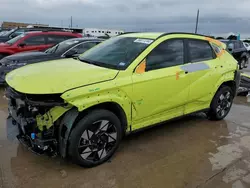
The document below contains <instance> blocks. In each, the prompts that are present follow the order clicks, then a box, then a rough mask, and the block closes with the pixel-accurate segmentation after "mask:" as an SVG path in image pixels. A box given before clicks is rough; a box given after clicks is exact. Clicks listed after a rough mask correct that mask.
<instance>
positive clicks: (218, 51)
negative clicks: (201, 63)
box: [211, 44, 222, 54]
mask: <svg viewBox="0 0 250 188" xmlns="http://www.w3.org/2000/svg"><path fill="white" fill-rule="evenodd" d="M211 46H212V48H213V50H214V52H215V53H216V54H219V53H221V51H222V48H221V47H219V46H217V45H216V44H211Z"/></svg>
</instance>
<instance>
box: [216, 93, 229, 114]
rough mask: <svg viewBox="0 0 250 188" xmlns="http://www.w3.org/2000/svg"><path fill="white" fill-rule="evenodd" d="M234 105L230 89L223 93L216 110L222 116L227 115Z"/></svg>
mask: <svg viewBox="0 0 250 188" xmlns="http://www.w3.org/2000/svg"><path fill="white" fill-rule="evenodd" d="M231 105H232V96H231V93H230V92H229V91H226V92H225V93H222V94H221V95H220V97H219V100H218V106H217V108H216V112H217V114H218V115H219V116H220V117H223V116H225V115H226V114H227V113H228V112H229V110H230V107H231Z"/></svg>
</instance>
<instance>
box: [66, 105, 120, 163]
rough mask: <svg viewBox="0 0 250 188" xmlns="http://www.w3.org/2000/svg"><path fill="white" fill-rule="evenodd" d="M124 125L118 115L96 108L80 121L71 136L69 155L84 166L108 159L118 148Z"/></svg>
mask: <svg viewBox="0 0 250 188" xmlns="http://www.w3.org/2000/svg"><path fill="white" fill-rule="evenodd" d="M121 138H122V127H121V123H120V120H119V119H118V117H117V116H116V115H115V114H114V113H112V112H110V111H108V110H102V109H101V110H94V111H92V112H90V113H88V114H87V115H86V116H84V117H83V118H82V119H81V120H79V121H78V123H77V124H76V126H75V128H74V129H73V130H72V132H71V134H70V138H69V150H68V151H69V156H70V157H71V159H72V161H73V162H74V163H76V164H78V165H81V166H83V167H93V166H97V165H99V164H102V163H104V162H105V161H107V160H108V159H109V158H110V157H111V156H112V155H113V154H114V153H115V151H116V149H117V148H118V146H119V144H120V141H121Z"/></svg>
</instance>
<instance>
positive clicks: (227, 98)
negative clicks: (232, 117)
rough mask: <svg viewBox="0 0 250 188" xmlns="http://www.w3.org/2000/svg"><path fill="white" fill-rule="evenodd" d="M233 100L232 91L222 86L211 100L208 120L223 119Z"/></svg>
mask: <svg viewBox="0 0 250 188" xmlns="http://www.w3.org/2000/svg"><path fill="white" fill-rule="evenodd" d="M233 98H234V95H233V91H232V89H231V88H230V87H228V86H222V87H221V88H220V89H219V91H217V93H216V94H215V96H214V98H213V100H212V103H211V106H210V110H209V112H208V118H209V119H211V120H222V119H224V118H225V117H226V116H227V114H228V113H229V111H230V109H231V107H232V103H233Z"/></svg>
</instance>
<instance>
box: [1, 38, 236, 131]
mask: <svg viewBox="0 0 250 188" xmlns="http://www.w3.org/2000/svg"><path fill="white" fill-rule="evenodd" d="M160 35H162V33H139V34H138V33H132V34H125V35H121V36H119V37H137V38H150V39H154V40H155V41H154V42H153V43H152V44H150V46H149V47H148V48H147V49H146V50H145V51H143V52H142V53H141V54H140V55H139V56H138V57H137V58H136V59H135V60H134V61H133V62H132V63H131V65H130V66H129V67H128V68H127V69H126V70H122V71H118V70H113V69H107V68H101V67H97V66H94V65H89V64H85V63H83V62H80V61H77V60H74V59H64V60H55V61H51V62H43V63H38V64H34V65H29V66H25V67H23V68H20V69H17V70H15V71H13V72H11V73H9V74H8V75H7V76H6V80H7V83H8V84H9V85H10V86H11V87H13V88H14V89H15V90H17V91H19V92H23V93H32V94H49V93H61V94H62V95H61V98H63V99H64V100H65V102H67V103H69V104H70V105H72V106H75V107H77V109H78V111H79V112H80V111H83V110H85V109H88V108H90V107H92V106H95V105H98V104H102V103H107V102H112V103H116V104H118V105H119V106H120V107H121V108H122V109H123V110H124V112H125V114H126V118H127V121H128V125H129V126H131V129H132V130H136V129H139V128H143V127H146V126H149V125H152V124H155V123H159V122H162V121H165V120H168V119H172V118H175V117H178V116H181V115H185V114H188V113H192V112H195V111H198V110H202V109H206V108H209V106H210V103H211V100H212V98H213V96H214V94H215V93H216V91H217V90H218V88H219V87H220V85H221V84H222V83H223V82H226V81H231V80H233V79H234V72H235V70H236V69H237V67H238V65H237V62H236V60H235V59H234V58H233V57H232V56H231V55H230V54H229V53H228V52H226V51H224V52H223V53H222V54H220V56H218V57H217V58H216V59H213V60H209V61H203V62H197V63H196V64H199V63H203V64H206V65H207V66H208V67H209V68H208V69H206V70H201V71H196V72H192V73H190V74H185V72H184V71H183V70H182V69H181V66H173V67H168V68H162V69H158V70H154V71H149V72H142V73H136V72H135V69H136V67H137V66H138V65H139V64H140V63H141V62H142V61H143V60H144V59H145V58H147V55H148V54H149V53H150V52H151V51H152V50H153V49H154V48H155V47H156V46H157V45H159V44H160V43H161V42H163V41H166V40H169V39H173V38H192V39H201V40H209V42H211V40H210V39H208V38H207V37H203V36H196V35H189V34H170V35H165V36H163V37H159V36H160ZM212 42H215V43H216V44H217V42H216V41H214V40H213V41H212ZM217 45H218V44H217ZM222 47H223V45H222ZM223 48H224V47H223ZM185 63H186V64H189V63H190V62H185ZM177 73H178V76H177ZM177 78H178V79H177ZM52 109H53V108H52ZM54 111H55V112H56V113H55V114H52V113H53V112H54ZM66 111H67V109H62V108H58V107H55V109H54V110H52V111H51V112H50V113H51V114H52V119H49V123H47V124H46V122H45V121H44V120H41V117H42V116H41V117H38V118H37V119H38V122H39V123H38V124H39V127H41V128H42V126H43V125H46V126H47V125H48V126H51V125H52V124H53V122H54V121H55V120H56V119H58V118H59V117H60V116H61V115H63V114H64V113H65V112H66ZM44 117H45V118H46V115H45V116H44Z"/></svg>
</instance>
